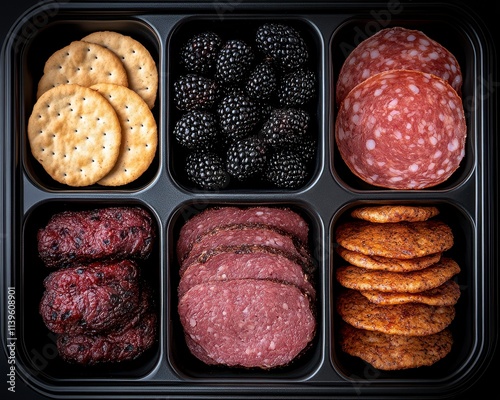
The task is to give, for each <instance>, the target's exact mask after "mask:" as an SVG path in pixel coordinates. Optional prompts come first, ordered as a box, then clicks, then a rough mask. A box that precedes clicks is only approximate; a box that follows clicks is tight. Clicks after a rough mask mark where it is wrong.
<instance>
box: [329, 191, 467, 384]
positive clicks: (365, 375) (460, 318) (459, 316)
mask: <svg viewBox="0 0 500 400" xmlns="http://www.w3.org/2000/svg"><path fill="white" fill-rule="evenodd" d="M389 204H405V205H415V206H435V207H437V208H438V209H439V211H440V213H439V214H438V215H437V216H435V217H433V219H435V220H440V221H443V222H445V223H446V224H447V225H449V226H450V228H451V230H452V232H453V236H454V244H453V247H452V248H451V249H449V250H447V251H446V252H445V253H444V254H443V256H445V257H449V258H452V259H453V260H455V261H456V262H457V263H458V265H459V266H460V272H459V273H458V274H457V275H455V276H454V277H453V278H452V279H453V280H455V281H456V282H457V283H458V285H459V286H460V291H461V295H460V298H459V299H458V302H457V304H456V305H455V310H456V316H455V318H454V320H453V321H452V322H451V324H450V325H449V328H450V331H451V333H452V336H453V346H452V349H451V352H450V353H449V354H448V355H447V356H446V357H444V358H443V359H441V360H439V361H438V362H436V363H435V364H434V365H432V366H430V367H425V368H424V367H422V368H413V369H409V370H401V371H381V370H378V369H375V368H373V366H371V365H370V364H368V363H366V362H365V361H363V360H361V359H360V358H358V357H353V356H350V355H349V354H347V353H344V352H343V351H342V350H341V349H340V345H339V343H338V339H337V332H338V326H340V322H341V319H340V316H339V315H338V313H337V312H336V308H335V299H336V293H338V292H339V290H341V289H342V286H341V285H340V284H339V283H338V282H337V281H336V278H335V270H336V268H338V267H340V266H344V265H348V262H347V261H345V260H344V259H342V258H341V257H340V256H339V255H338V254H337V253H336V251H335V245H334V244H335V229H336V227H337V226H339V225H340V224H341V223H344V222H347V221H353V220H355V219H354V218H352V217H351V216H350V212H351V211H352V210H353V209H355V208H358V207H366V206H375V205H389ZM330 237H331V238H332V243H331V249H330V254H331V255H332V258H331V260H332V261H331V266H330V268H331V272H330V279H331V283H332V295H331V297H330V299H331V306H330V309H331V310H332V319H331V322H332V327H331V333H332V337H331V341H332V347H331V351H332V353H331V360H332V363H333V365H334V367H335V369H336V370H337V371H339V373H340V374H341V375H342V376H343V377H344V378H345V379H347V380H352V379H354V380H356V379H360V378H361V379H377V380H379V379H386V380H390V379H409V380H426V381H436V380H439V379H445V378H448V377H450V376H452V375H453V374H454V373H456V372H457V371H459V370H460V369H461V368H463V366H464V365H466V364H467V363H468V362H470V360H468V357H469V356H470V354H471V352H472V350H473V347H474V342H475V340H476V339H477V331H476V330H475V327H474V325H475V322H474V321H475V318H476V316H475V314H474V309H473V307H472V304H473V298H474V297H475V296H476V293H475V289H474V287H472V286H471V284H470V283H471V282H473V280H474V273H475V270H476V265H475V261H474V260H475V256H474V249H473V246H472V245H471V244H472V243H473V242H474V238H475V237H476V231H475V226H474V224H473V221H472V218H471V215H470V214H469V213H468V212H467V211H466V210H464V209H463V208H461V207H460V206H457V205H454V204H451V203H448V202H442V201H425V200H423V201H418V202H415V201H413V202H408V201H394V200H388V201H386V202H383V203H382V202H380V201H369V202H359V201H355V202H353V203H351V204H349V205H347V206H345V207H343V209H342V210H340V211H339V212H338V213H337V214H336V215H335V217H334V220H333V224H332V226H331V236H330Z"/></svg>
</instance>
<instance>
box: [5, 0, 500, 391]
mask: <svg viewBox="0 0 500 400" xmlns="http://www.w3.org/2000/svg"><path fill="white" fill-rule="evenodd" d="M403 2H404V0H401V3H403ZM37 3H38V1H35V0H8V1H7V2H2V7H1V9H0V44H3V41H4V39H5V37H6V35H7V34H8V32H9V30H10V28H11V26H12V25H13V24H14V22H15V21H16V20H17V18H18V17H19V16H21V15H22V14H23V13H24V12H25V11H26V10H27V9H28V8H30V7H32V6H33V5H35V4H37ZM457 3H458V2H457ZM464 3H466V4H468V5H469V7H472V8H473V9H474V11H475V12H476V13H477V14H478V15H479V16H480V17H481V18H482V20H483V22H484V25H485V27H486V29H487V30H488V31H489V32H490V34H491V36H492V37H493V38H496V37H498V34H499V33H500V29H499V25H500V22H499V21H500V19H499V17H500V12H499V11H500V2H498V1H494V2H486V1H482V0H476V1H469V2H467V1H464ZM491 3H493V4H491ZM492 7H494V8H492ZM497 43H499V42H498V41H497ZM499 51H500V48H498V44H497V48H496V52H497V54H496V59H495V63H496V68H495V71H494V77H493V82H494V83H495V87H498V83H499V77H498V66H499V64H498V52H499ZM2 79H3V77H2ZM496 97H497V98H498V94H496ZM497 110H498V107H497ZM498 111H500V110H498ZM495 118H496V119H497V121H496V123H495V127H496V129H497V130H498V127H499V124H498V116H497V115H496V116H495ZM0 134H7V133H3V132H2V133H0ZM496 135H497V136H500V132H498V131H497V132H496ZM496 147H497V150H498V143H497V146H496ZM497 154H498V151H497ZM496 162H497V164H498V160H497V161H496ZM495 169H496V171H497V177H498V165H496V168H495ZM497 186H498V185H497ZM496 190H497V191H498V188H496ZM495 197H496V204H497V210H498V200H499V198H498V193H495ZM496 218H497V221H498V215H496ZM494 225H498V224H494ZM495 229H496V234H495V237H496V238H497V240H498V227H497V226H496V227H495ZM497 245H498V243H497ZM496 251H498V249H497V250H496ZM497 259H498V257H497ZM497 267H499V268H500V266H497ZM499 275H500V274H499V273H497V276H499ZM496 288H497V289H500V285H499V284H498V282H497V285H496ZM3 289H4V287H3V286H2V290H3ZM2 296H3V293H2ZM497 298H498V295H497ZM496 309H497V310H498V309H499V307H498V306H497V307H496ZM494 324H495V325H496V329H495V332H496V334H497V335H498V320H497V321H495V322H494ZM3 347H4V344H2V350H0V397H1V398H2V399H6V400H18V399H22V400H41V399H45V397H40V396H39V395H37V394H35V393H34V392H32V391H31V390H30V389H29V388H28V387H27V386H26V385H25V384H24V383H23V382H22V380H21V379H19V377H18V379H17V380H16V394H15V395H13V394H11V393H10V392H8V391H7V383H6V374H7V363H6V356H5V353H4V350H3ZM496 347H497V348H496V351H495V355H494V357H493V359H492V361H491V362H490V364H489V365H488V367H487V368H486V369H485V370H484V373H483V374H482V376H481V377H479V378H478V379H477V380H475V382H473V384H472V385H471V386H470V387H469V388H468V389H467V390H466V391H465V392H463V393H462V394H461V395H460V396H459V397H453V398H454V399H464V400H465V399H472V398H475V397H476V398H497V397H498V393H499V387H500V382H499V381H498V372H497V371H498V366H499V365H500V363H499V361H500V355H499V350H498V344H497V346H496ZM486 393H487V394H486Z"/></svg>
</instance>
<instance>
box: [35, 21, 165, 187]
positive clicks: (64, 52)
mask: <svg viewBox="0 0 500 400" xmlns="http://www.w3.org/2000/svg"><path fill="white" fill-rule="evenodd" d="M157 90H158V71H157V68H156V63H155V61H154V59H153V58H152V56H151V54H150V52H149V51H148V50H147V49H146V47H145V46H144V45H143V44H141V43H140V42H138V41H137V40H135V39H133V38H132V37H130V36H126V35H123V34H121V33H118V32H113V31H99V32H94V33H91V34H90V35H87V36H85V37H84V38H82V39H81V40H77V41H73V42H71V43H70V44H69V45H68V46H66V47H64V48H62V49H60V50H57V51H56V52H54V53H53V54H52V55H51V56H50V57H49V59H48V60H47V61H46V63H45V66H44V71H43V75H42V77H41V79H40V81H39V82H38V88H37V95H36V96H37V101H36V103H35V105H34V107H33V110H32V113H31V116H30V118H29V121H28V128H27V131H28V140H29V143H30V148H31V153H32V154H33V156H34V157H35V158H36V160H37V161H38V162H39V163H40V164H41V165H42V166H43V168H44V169H45V171H46V172H47V173H48V174H49V175H50V176H51V177H52V178H53V179H54V180H56V181H57V182H59V183H62V184H66V185H69V186H88V185H92V184H99V185H103V186H121V185H126V184H128V183H130V182H133V181H135V180H136V179H137V178H138V177H139V176H141V175H142V174H143V173H144V172H145V171H146V170H147V169H148V168H149V166H150V164H151V163H152V161H153V159H154V157H155V154H156V148H157V144H158V133H157V124H156V120H155V118H154V115H153V113H152V111H151V109H152V108H153V107H154V104H155V100H156V94H157Z"/></svg>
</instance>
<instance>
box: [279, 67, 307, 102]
mask: <svg viewBox="0 0 500 400" xmlns="http://www.w3.org/2000/svg"><path fill="white" fill-rule="evenodd" d="M315 94H316V75H315V74H314V72H312V71H308V70H304V69H299V70H297V71H293V72H290V73H288V74H286V75H284V76H283V77H282V79H281V83H280V85H279V88H278V101H279V103H280V105H281V106H282V107H301V106H303V105H305V104H306V103H308V102H309V101H310V100H311V99H312V98H313V97H314V95H315Z"/></svg>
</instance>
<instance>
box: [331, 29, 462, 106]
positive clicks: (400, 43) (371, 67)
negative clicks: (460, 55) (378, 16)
mask: <svg viewBox="0 0 500 400" xmlns="http://www.w3.org/2000/svg"><path fill="white" fill-rule="evenodd" d="M393 69H410V70H417V71H422V72H427V73H431V74H433V75H436V76H439V77H441V78H443V79H444V80H446V81H447V82H448V83H449V84H450V85H451V86H452V87H453V88H454V89H455V90H456V91H457V93H458V94H460V93H461V86H462V74H461V70H460V65H459V64H458V62H457V60H456V58H455V56H454V55H453V54H452V53H450V51H448V50H447V49H446V48H445V47H443V46H442V45H441V44H440V43H437V42H436V41H434V40H432V39H431V38H429V37H428V36H427V35H425V34H424V33H423V32H421V31H418V30H411V29H406V28H403V27H394V28H387V29H383V30H381V31H379V32H377V33H376V34H375V35H373V36H370V37H369V38H368V39H365V40H364V41H363V42H361V43H360V44H359V45H358V46H357V47H356V48H354V50H353V51H352V52H351V53H350V54H349V56H348V57H347V58H346V60H345V62H344V64H343V66H342V68H341V70H340V73H339V77H338V80H337V90H336V101H337V105H339V104H340V102H341V101H342V100H343V99H344V98H345V96H347V93H349V91H350V90H351V89H352V88H354V87H355V86H356V85H357V84H358V83H360V82H362V81H364V80H365V79H367V78H369V77H370V76H372V75H375V74H377V73H379V72H383V71H389V70H393Z"/></svg>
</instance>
